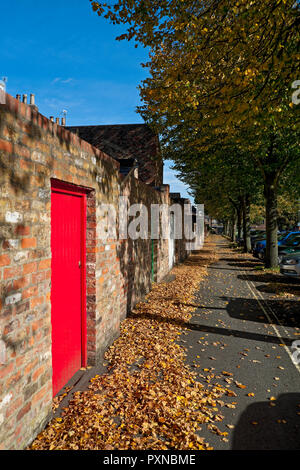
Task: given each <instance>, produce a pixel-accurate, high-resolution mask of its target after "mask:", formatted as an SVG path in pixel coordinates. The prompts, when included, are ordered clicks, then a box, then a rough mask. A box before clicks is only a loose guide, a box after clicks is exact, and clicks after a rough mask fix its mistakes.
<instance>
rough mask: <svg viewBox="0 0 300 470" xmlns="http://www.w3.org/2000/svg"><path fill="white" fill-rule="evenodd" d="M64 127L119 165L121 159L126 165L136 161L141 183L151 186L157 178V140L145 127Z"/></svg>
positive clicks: (137, 125)
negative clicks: (126, 162) (116, 161)
mask: <svg viewBox="0 0 300 470" xmlns="http://www.w3.org/2000/svg"><path fill="white" fill-rule="evenodd" d="M66 128H67V129H69V130H70V131H71V132H74V133H76V134H77V135H78V136H79V137H80V138H81V139H83V140H85V141H87V142H89V143H90V144H91V145H93V146H94V147H97V148H98V149H100V150H102V151H103V152H104V153H106V154H107V155H109V156H110V157H112V158H114V159H115V160H118V161H120V163H121V164H122V160H127V161H128V162H129V161H130V160H132V161H134V160H136V161H137V162H138V166H139V175H141V179H142V180H143V181H144V182H146V183H151V182H152V181H154V180H156V179H157V176H158V174H157V173H158V171H160V170H159V169H158V166H157V160H156V162H155V159H157V157H158V156H159V140H158V137H157V135H156V134H155V133H154V132H153V131H152V129H151V128H150V127H149V126H148V125H147V124H112V125H110V124H108V125H97V126H67V127H66ZM124 163H125V162H124ZM125 166H126V165H125ZM159 176H160V175H159ZM159 179H160V178H159Z"/></svg>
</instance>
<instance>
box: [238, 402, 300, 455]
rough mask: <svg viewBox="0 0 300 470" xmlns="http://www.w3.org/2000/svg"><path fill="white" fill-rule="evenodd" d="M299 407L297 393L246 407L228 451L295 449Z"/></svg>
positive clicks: (299, 433)
mask: <svg viewBox="0 0 300 470" xmlns="http://www.w3.org/2000/svg"><path fill="white" fill-rule="evenodd" d="M271 404H273V405H274V404H275V406H271ZM299 405H300V394H299V393H286V394H282V395H279V397H278V398H277V400H276V401H275V402H259V403H254V404H252V405H249V406H248V407H247V408H246V410H245V411H244V412H243V413H242V414H241V416H240V418H239V421H238V424H237V426H236V427H235V429H234V433H233V439H232V445H231V448H232V450H297V449H298V450H299V449H300V417H299V414H298V413H299ZM255 423H256V424H255Z"/></svg>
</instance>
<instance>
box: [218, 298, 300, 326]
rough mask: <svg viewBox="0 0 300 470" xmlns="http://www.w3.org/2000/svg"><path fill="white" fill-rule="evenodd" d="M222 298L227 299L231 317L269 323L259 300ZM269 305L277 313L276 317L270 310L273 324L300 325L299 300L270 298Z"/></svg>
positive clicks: (227, 308)
mask: <svg viewBox="0 0 300 470" xmlns="http://www.w3.org/2000/svg"><path fill="white" fill-rule="evenodd" d="M221 299H223V300H227V302H228V304H227V306H226V310H227V312H228V315H229V316H230V317H232V318H236V319H237V320H246V321H253V322H257V323H269V320H268V319H267V318H266V316H265V315H264V313H263V311H262V309H261V307H260V304H259V302H258V301H257V300H255V299H247V298H228V297H221ZM267 305H268V306H269V307H271V309H272V310H273V311H274V312H275V313H276V317H275V316H274V315H273V314H272V313H270V312H268V313H270V318H271V320H272V321H271V323H272V324H274V325H282V326H289V327H292V328H295V327H298V326H300V316H299V302H297V301H295V300H286V299H284V300H283V299H282V300H281V299H279V300H277V299H276V300H275V299H268V301H267Z"/></svg>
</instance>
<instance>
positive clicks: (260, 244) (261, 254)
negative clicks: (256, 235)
mask: <svg viewBox="0 0 300 470" xmlns="http://www.w3.org/2000/svg"><path fill="white" fill-rule="evenodd" d="M294 234H296V235H299V232H288V233H286V232H281V233H279V234H278V246H281V245H283V244H285V242H286V241H287V240H288V239H289V238H290V236H291V235H294ZM266 243H267V242H266V239H264V240H258V241H257V242H256V243H255V245H254V247H253V256H255V257H256V258H259V259H264V258H265V255H266Z"/></svg>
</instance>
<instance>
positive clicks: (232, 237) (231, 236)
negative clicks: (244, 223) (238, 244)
mask: <svg viewBox="0 0 300 470" xmlns="http://www.w3.org/2000/svg"><path fill="white" fill-rule="evenodd" d="M230 227H231V234H230V238H231V241H232V242H235V240H236V233H235V232H236V216H235V214H234V215H233V216H232V218H231V221H230Z"/></svg>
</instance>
